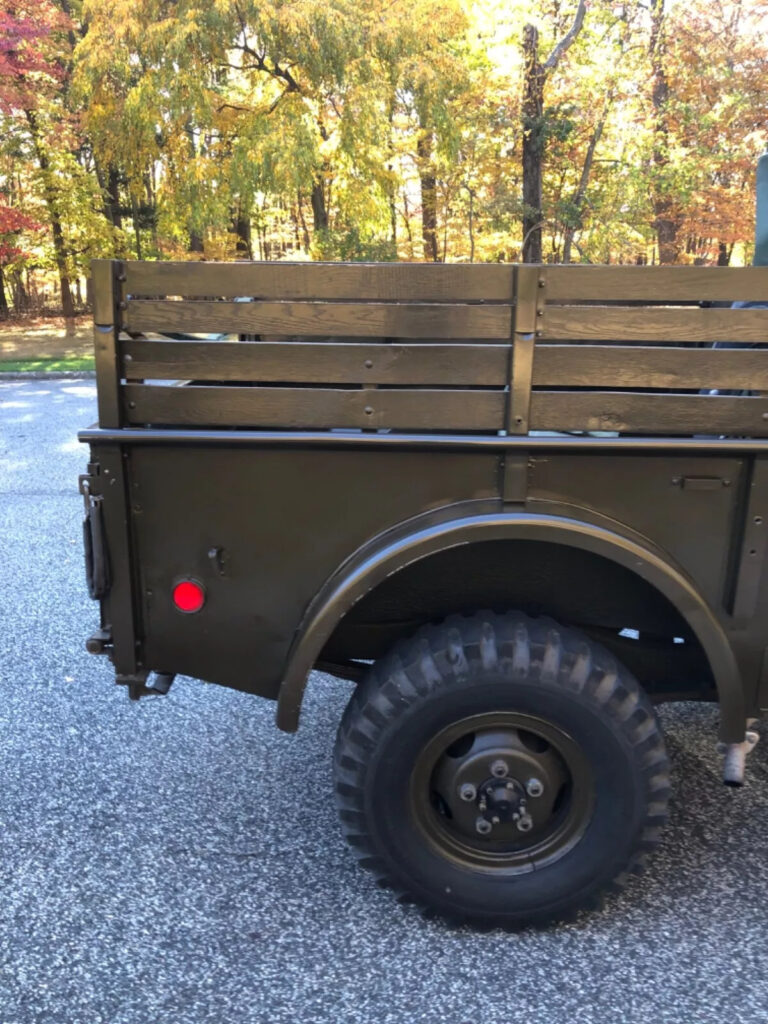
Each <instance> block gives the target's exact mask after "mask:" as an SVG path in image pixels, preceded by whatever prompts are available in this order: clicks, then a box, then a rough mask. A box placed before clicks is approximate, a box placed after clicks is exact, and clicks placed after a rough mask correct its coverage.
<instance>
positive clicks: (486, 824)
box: [475, 818, 493, 836]
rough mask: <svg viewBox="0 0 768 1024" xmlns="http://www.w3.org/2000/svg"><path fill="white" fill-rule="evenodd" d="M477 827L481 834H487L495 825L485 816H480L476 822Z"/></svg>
mask: <svg viewBox="0 0 768 1024" xmlns="http://www.w3.org/2000/svg"><path fill="white" fill-rule="evenodd" d="M475 828H476V829H477V831H478V832H479V833H480V835H481V836H487V835H488V833H489V832H490V831H491V829H492V828H493V825H492V824H491V823H490V821H486V820H485V818H478V819H477V821H476V822H475Z"/></svg>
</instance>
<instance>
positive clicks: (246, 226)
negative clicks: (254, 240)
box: [232, 205, 253, 260]
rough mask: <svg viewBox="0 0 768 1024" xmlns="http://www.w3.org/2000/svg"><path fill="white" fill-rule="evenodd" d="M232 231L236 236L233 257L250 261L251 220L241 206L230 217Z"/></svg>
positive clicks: (251, 250)
mask: <svg viewBox="0 0 768 1024" xmlns="http://www.w3.org/2000/svg"><path fill="white" fill-rule="evenodd" d="M232 229H233V231H234V233H235V236H236V242H235V256H236V258H237V259H240V260H252V259H253V249H252V247H251V218H250V214H249V213H248V212H247V211H246V210H244V209H243V207H242V206H241V205H238V206H237V209H236V210H235V212H234V215H233V217H232Z"/></svg>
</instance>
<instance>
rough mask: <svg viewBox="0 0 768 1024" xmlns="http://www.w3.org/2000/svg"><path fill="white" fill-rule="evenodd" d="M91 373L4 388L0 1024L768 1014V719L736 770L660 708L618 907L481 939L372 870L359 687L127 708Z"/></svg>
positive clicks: (499, 1023)
mask: <svg viewBox="0 0 768 1024" xmlns="http://www.w3.org/2000/svg"><path fill="white" fill-rule="evenodd" d="M95 418H96V414H95V386H94V383H93V381H77V380H44V381H41V380H34V381H25V382H19V381H9V382H2V383H0V551H1V552H2V561H0V1024H59V1022H61V1024H207V1022H212V1024H214V1022H215V1024H257V1022H258V1024H262V1022H263V1024H305V1022H306V1024H315V1022H317V1024H320V1022H332V1024H357V1022H365V1024H411V1022H413V1024H416V1022H418V1024H516V1022H523V1021H526V1022H532V1024H555V1022H557V1024H633V1022H655V1024H667V1022H668V1024H672V1022H674V1024H709V1022H712V1024H714V1022H717V1024H720V1022H724V1021H727V1022H729V1024H736V1022H747V1021H748V1022H751V1024H764V1022H765V1021H768V970H767V968H768V739H765V740H764V741H763V742H762V743H761V744H760V745H758V747H757V750H756V751H755V753H754V754H753V755H752V757H751V759H750V761H749V765H748V784H747V786H746V787H745V788H744V789H742V790H736V791H734V790H728V789H726V788H725V787H723V786H722V785H721V784H720V782H719V768H720V765H719V759H718V758H717V756H716V754H715V738H716V737H715V733H716V724H717V710H716V709H715V708H712V707H709V706H695V705H690V704H689V705H683V704H679V705H669V706H667V707H666V708H665V709H664V710H663V712H662V721H663V724H664V727H665V731H666V735H667V739H668V744H669V747H670V753H671V757H672V765H673V783H674V789H675V796H674V802H673V806H672V816H671V822H670V825H669V827H668V828H667V831H666V836H665V840H664V843H663V846H662V848H661V850H660V852H659V853H658V854H657V855H656V856H655V858H654V859H653V862H652V864H651V866H650V868H649V870H648V871H647V872H646V874H645V875H644V876H642V877H641V878H638V879H636V880H633V882H632V883H631V884H630V886H629V888H628V889H627V890H626V892H624V893H623V894H622V895H621V896H618V897H614V898H612V899H610V900H609V901H608V903H607V905H606V907H605V909H604V910H603V912H602V913H600V914H596V915H591V916H589V915H584V916H582V917H580V918H579V919H577V920H576V921H575V922H574V923H572V924H569V925H567V926H560V927H556V928H551V929H549V930H544V931H537V932H524V933H521V934H518V935H506V934H501V933H490V934H477V933H473V932H471V931H468V930H465V929H458V930H457V929H451V928H449V927H448V926H446V925H444V924H442V923H441V922H440V921H428V920H424V919H423V918H422V917H421V916H420V915H419V913H418V911H416V910H415V909H414V908H403V907H401V906H399V905H398V904H396V903H395V901H394V900H393V898H392V897H391V896H390V894H389V893H387V892H385V891H381V890H379V889H378V888H377V887H376V886H375V884H374V883H373V881H372V880H371V878H370V877H369V876H368V875H367V874H366V873H364V872H362V871H361V870H360V869H358V868H357V867H356V866H355V864H354V863H353V860H352V857H351V856H350V855H349V853H348V852H347V850H346V848H345V846H344V843H343V840H342V837H341V831H340V828H339V826H338V824H337V821H336V814H335V809H334V806H333V801H332V794H331V773H330V762H331V752H332V746H333V739H334V732H335V728H336V725H337V723H338V720H339V717H340V715H341V712H342V709H343V706H344V703H345V701H346V699H347V696H348V693H349V686H348V684H345V683H342V682H339V681H336V680H333V679H331V678H330V677H326V676H320V675H316V676H315V677H314V679H313V680H312V683H311V685H310V688H309V691H308V699H307V703H306V705H305V712H304V715H303V722H302V727H301V729H300V731H299V733H298V734H297V735H295V736H286V735H283V734H281V733H279V732H278V731H277V729H276V728H275V725H274V707H273V705H272V704H270V703H268V702H266V701H261V700H259V699H258V698H256V697H250V696H248V695H245V694H240V693H236V692H234V691H228V690H225V689H222V688H219V687H215V686H208V685H204V684H202V683H199V682H195V681H193V680H188V679H179V680H177V681H176V683H175V684H174V687H173V689H172V691H171V693H170V695H169V696H168V697H166V698H155V699H152V700H146V701H142V702H141V703H140V704H138V705H131V704H129V703H128V700H127V697H126V695H125V693H124V692H123V691H122V690H121V689H118V688H116V687H115V686H114V685H113V683H112V678H111V675H110V668H109V665H108V664H107V663H106V662H105V660H104V659H102V658H95V657H91V656H89V655H87V654H86V653H85V650H84V647H83V641H84V639H85V637H86V636H87V635H88V633H89V632H90V631H92V630H93V629H94V628H95V626H96V624H97V617H96V607H95V605H93V604H92V602H91V601H90V600H89V599H88V596H87V593H86V590H85V584H84V578H83V570H82V558H81V548H80V544H81V508H82V504H81V499H80V498H79V496H78V495H77V488H76V482H77V474H78V472H82V471H83V467H84V464H85V462H86V452H85V450H84V449H83V448H82V447H81V446H80V445H78V443H77V441H76V437H75V434H76V431H77V429H78V428H80V427H83V426H86V425H88V424H89V423H91V422H92V421H93V420H94V419H95Z"/></svg>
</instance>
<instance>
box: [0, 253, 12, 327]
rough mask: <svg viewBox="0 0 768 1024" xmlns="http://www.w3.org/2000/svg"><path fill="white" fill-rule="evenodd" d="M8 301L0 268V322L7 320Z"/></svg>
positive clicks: (0, 267)
mask: <svg viewBox="0 0 768 1024" xmlns="http://www.w3.org/2000/svg"><path fill="white" fill-rule="evenodd" d="M9 312H10V311H9V309H8V299H7V298H6V294H5V277H4V275H3V268H2V266H0V320H7V319H8V313H9Z"/></svg>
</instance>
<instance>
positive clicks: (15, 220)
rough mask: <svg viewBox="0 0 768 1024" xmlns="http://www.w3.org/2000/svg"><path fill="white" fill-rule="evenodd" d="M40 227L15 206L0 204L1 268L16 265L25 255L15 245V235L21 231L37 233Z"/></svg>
mask: <svg viewBox="0 0 768 1024" xmlns="http://www.w3.org/2000/svg"><path fill="white" fill-rule="evenodd" d="M39 227H40V225H39V224H38V223H37V221H35V220H33V219H32V218H31V217H28V216H27V215H26V214H25V213H22V212H21V211H20V210H17V209H16V208H15V207H13V206H6V205H5V204H4V203H2V202H0V267H4V266H7V265H8V264H9V263H14V262H15V261H16V260H18V259H20V258H21V257H22V256H24V255H25V253H24V251H23V250H22V249H20V248H19V247H18V245H16V244H15V242H16V238H15V237H14V236H15V235H17V234H19V232H21V231H37V230H38V228H39Z"/></svg>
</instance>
